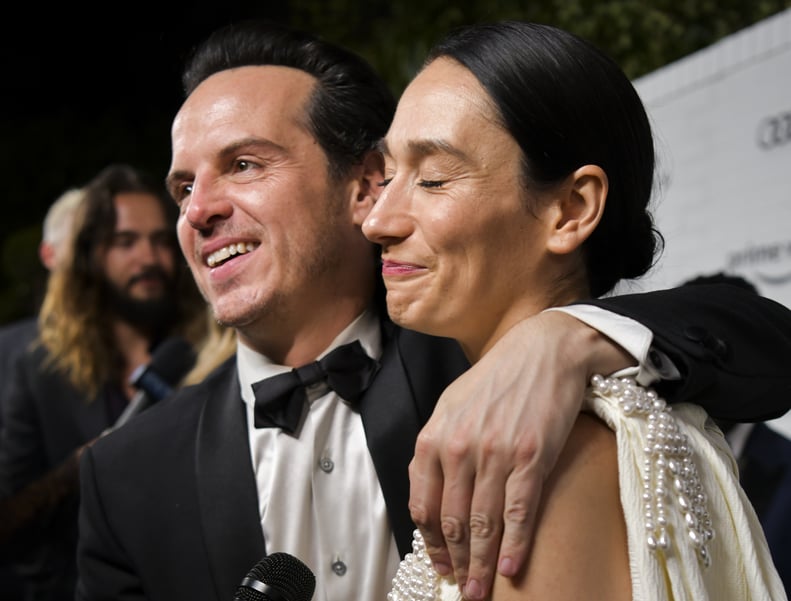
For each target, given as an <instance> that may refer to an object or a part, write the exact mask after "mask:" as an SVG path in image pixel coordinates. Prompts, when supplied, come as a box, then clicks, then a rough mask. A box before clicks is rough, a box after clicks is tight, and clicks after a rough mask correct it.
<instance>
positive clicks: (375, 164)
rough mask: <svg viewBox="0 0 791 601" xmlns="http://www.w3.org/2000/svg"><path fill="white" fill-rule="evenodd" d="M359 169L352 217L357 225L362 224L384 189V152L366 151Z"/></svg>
mask: <svg viewBox="0 0 791 601" xmlns="http://www.w3.org/2000/svg"><path fill="white" fill-rule="evenodd" d="M359 169H360V172H359V175H358V178H357V180H356V184H357V185H356V188H355V190H354V197H353V199H352V203H353V206H352V212H353V217H352V218H353V220H354V223H355V224H356V225H359V226H362V224H363V221H365V218H366V217H367V216H368V213H370V212H371V209H372V208H373V206H374V203H375V202H376V199H377V198H379V193H380V192H381V190H382V189H381V187H380V184H381V182H382V180H383V179H384V170H385V160H384V157H383V156H382V153H381V152H379V151H376V150H371V151H370V152H368V153H366V155H365V156H364V157H363V161H362V164H361V166H360V168H359Z"/></svg>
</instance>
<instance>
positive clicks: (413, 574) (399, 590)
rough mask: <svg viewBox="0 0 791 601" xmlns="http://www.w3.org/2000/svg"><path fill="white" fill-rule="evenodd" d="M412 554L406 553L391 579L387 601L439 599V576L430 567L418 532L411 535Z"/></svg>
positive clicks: (429, 561)
mask: <svg viewBox="0 0 791 601" xmlns="http://www.w3.org/2000/svg"><path fill="white" fill-rule="evenodd" d="M412 537H413V538H412V553H407V555H406V557H405V558H404V559H403V561H401V565H400V566H399V567H398V573H396V575H395V578H393V587H392V589H391V590H390V592H389V593H387V601H436V600H437V599H439V598H440V590H439V589H440V580H441V578H440V576H439V574H437V572H436V571H435V570H434V568H433V566H432V565H431V558H429V556H428V553H427V552H426V544H425V542H424V541H423V535H421V534H420V530H415V532H414V533H413V535H412Z"/></svg>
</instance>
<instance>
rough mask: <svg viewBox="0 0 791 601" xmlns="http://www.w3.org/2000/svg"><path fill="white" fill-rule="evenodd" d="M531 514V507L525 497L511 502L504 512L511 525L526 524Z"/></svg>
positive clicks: (504, 516)
mask: <svg viewBox="0 0 791 601" xmlns="http://www.w3.org/2000/svg"><path fill="white" fill-rule="evenodd" d="M530 516H531V512H530V507H529V506H528V504H527V503H526V502H525V501H524V500H523V499H520V500H518V501H512V502H510V503H509V504H508V506H507V507H506V508H505V511H504V512H503V518H504V520H505V522H506V523H507V524H508V525H511V526H524V525H526V524H527V523H528V522H529V520H530Z"/></svg>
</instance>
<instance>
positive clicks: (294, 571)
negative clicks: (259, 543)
mask: <svg viewBox="0 0 791 601" xmlns="http://www.w3.org/2000/svg"><path fill="white" fill-rule="evenodd" d="M315 588H316V577H315V576H314V575H313V572H311V571H310V568H309V567H308V566H306V565H305V564H304V563H302V562H301V561H300V560H299V559H297V558H296V557H294V556H293V555H289V554H288V553H272V554H271V555H267V556H266V557H264V558H263V559H262V560H261V561H259V562H258V563H257V564H255V565H254V566H253V568H252V569H251V570H250V571H249V572H248V573H247V577H246V578H245V579H244V580H242V583H241V584H240V585H239V588H237V589H236V596H235V597H234V600H235V601H310V600H311V599H313V591H314V590H315Z"/></svg>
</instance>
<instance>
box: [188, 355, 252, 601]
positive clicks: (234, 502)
mask: <svg viewBox="0 0 791 601" xmlns="http://www.w3.org/2000/svg"><path fill="white" fill-rule="evenodd" d="M207 384H209V385H208V386H206V387H205V389H204V397H203V399H202V402H203V410H202V412H201V417H200V420H199V423H198V435H197V446H196V451H195V455H196V456H195V471H196V472H195V473H196V477H197V486H198V502H199V506H200V514H201V523H202V525H203V530H204V532H205V535H206V545H207V551H208V554H209V565H210V569H211V570H212V575H213V579H214V582H215V587H216V594H217V598H218V599H230V598H231V596H232V595H233V594H234V591H235V590H236V588H237V587H238V586H239V583H240V582H241V580H242V578H244V576H245V575H246V574H247V572H248V571H249V570H250V568H252V567H253V566H254V565H255V564H256V563H257V562H258V560H260V559H261V558H262V557H263V556H264V554H265V553H266V550H265V547H264V537H263V534H262V532H261V523H260V519H259V515H258V492H257V488H256V483H255V478H254V476H253V466H252V462H251V459H250V449H249V443H248V435H247V419H246V415H245V405H244V403H243V402H242V397H241V394H240V391H239V380H238V377H237V373H236V361H235V358H234V359H231V360H229V361H228V362H227V363H226V365H225V368H224V369H223V370H222V372H221V373H218V374H217V377H214V378H212V379H211V380H210V382H207ZM196 402H201V399H196Z"/></svg>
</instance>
